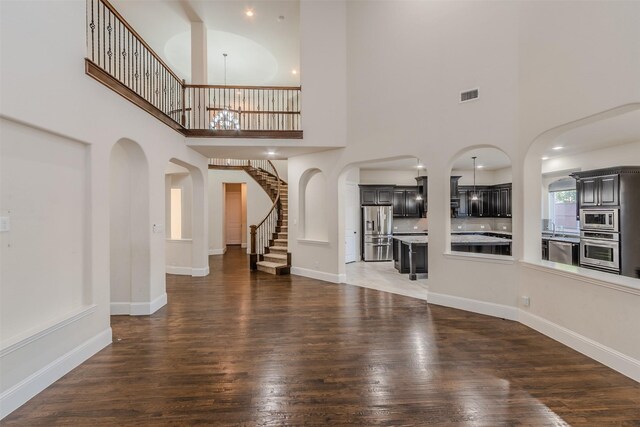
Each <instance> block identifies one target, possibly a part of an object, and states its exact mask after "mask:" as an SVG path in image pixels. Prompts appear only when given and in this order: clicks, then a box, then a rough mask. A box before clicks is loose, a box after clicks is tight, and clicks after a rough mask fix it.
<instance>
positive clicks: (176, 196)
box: [170, 188, 182, 240]
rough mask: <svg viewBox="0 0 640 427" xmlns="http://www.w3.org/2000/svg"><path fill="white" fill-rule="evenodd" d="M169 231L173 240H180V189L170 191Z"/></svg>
mask: <svg viewBox="0 0 640 427" xmlns="http://www.w3.org/2000/svg"><path fill="white" fill-rule="evenodd" d="M170 214H171V223H170V224H171V230H170V236H171V239H173V240H179V239H182V188H172V189H171V213H170Z"/></svg>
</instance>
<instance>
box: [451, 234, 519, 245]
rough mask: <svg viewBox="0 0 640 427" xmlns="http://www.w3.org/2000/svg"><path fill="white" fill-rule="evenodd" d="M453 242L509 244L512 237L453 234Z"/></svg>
mask: <svg viewBox="0 0 640 427" xmlns="http://www.w3.org/2000/svg"><path fill="white" fill-rule="evenodd" d="M451 244H453V245H508V244H511V239H504V238H502V237H493V236H483V235H482V234H471V235H469V234H467V235H464V234H462V235H460V234H453V235H451Z"/></svg>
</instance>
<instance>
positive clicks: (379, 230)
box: [378, 209, 382, 234]
mask: <svg viewBox="0 0 640 427" xmlns="http://www.w3.org/2000/svg"><path fill="white" fill-rule="evenodd" d="M381 232H382V230H381V229H380V209H378V234H380V233H381Z"/></svg>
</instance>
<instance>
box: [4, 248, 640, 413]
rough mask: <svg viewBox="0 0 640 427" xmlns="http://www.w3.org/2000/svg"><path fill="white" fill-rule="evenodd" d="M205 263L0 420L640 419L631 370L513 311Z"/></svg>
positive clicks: (232, 257)
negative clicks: (154, 308)
mask: <svg viewBox="0 0 640 427" xmlns="http://www.w3.org/2000/svg"><path fill="white" fill-rule="evenodd" d="M210 264H211V271H212V274H211V275H210V276H209V277H205V278H191V277H184V276H168V279H167V292H168V294H169V304H168V305H167V306H166V307H164V308H163V309H161V310H160V311H158V312H157V313H155V314H154V315H152V316H147V317H128V316H117V317H112V326H113V336H114V342H113V344H112V345H111V346H109V347H107V348H105V349H104V350H102V351H101V352H100V353H98V354H97V355H95V356H94V357H92V358H91V359H89V360H88V361H87V362H85V363H84V364H82V365H81V366H80V367H78V368H76V369H75V370H73V371H72V372H70V373H69V374H68V375H66V376H65V377H64V378H62V379H61V380H60V381H58V382H57V383H55V384H54V385H52V386H51V387H49V388H48V389H47V390H45V391H44V392H42V393H41V394H39V395H38V396H36V397H35V398H34V399H32V400H31V401H30V402H28V403H27V404H25V405H24V406H22V407H21V408H19V409H18V410H16V411H15V412H14V413H13V414H11V415H9V416H8V417H7V418H6V419H5V420H3V421H2V424H6V425H28V426H34V425H42V426H53V425H77V426H102V425H110V426H111V425H117V426H123V425H193V424H203V425H234V426H235V425H248V426H253V425H257V426H271V425H318V426H325V425H326V426H336V425H365V426H374V425H394V426H409V425H418V426H420V425H439V426H447V425H451V426H453V425H473V426H561V425H591V426H614V425H616V426H623V425H626V426H640V384H638V383H636V382H634V381H632V380H630V379H628V378H626V377H624V376H622V375H620V374H618V373H616V372H614V371H612V370H610V369H608V368H606V367H604V366H603V365H601V364H599V363H596V362H594V361H592V360H591V359H588V358H587V357H585V356H582V355H581V354H579V353H577V352H575V351H573V350H571V349H569V348H567V347H565V346H563V345H561V344H558V343H557V342H555V341H553V340H551V339H549V338H546V337H545V336H543V335H540V334H538V333H536V332H534V331H532V330H531V329H528V328H527V327H525V326H522V325H520V324H518V323H515V322H510V321H504V320H500V319H495V318H491V317H486V316H481V315H476V314H472V313H467V312H464V311H459V310H453V309H448V308H443V307H438V306H432V305H428V304H427V303H426V302H424V301H421V300H416V299H412V298H407V297H402V296H397V295H392V294H388V293H384V292H379V291H374V290H369V289H363V288H358V287H353V286H348V285H334V284H330V283H325V282H320V281H317V280H312V279H306V278H302V277H297V276H279V277H276V276H271V275H268V274H265V273H260V272H257V273H250V272H249V271H248V268H247V265H248V261H247V259H246V256H245V255H244V254H242V252H241V251H240V249H239V248H235V249H231V250H230V251H229V252H228V253H227V255H225V256H212V257H211V258H210Z"/></svg>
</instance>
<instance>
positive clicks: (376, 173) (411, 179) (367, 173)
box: [360, 169, 427, 186]
mask: <svg viewBox="0 0 640 427" xmlns="http://www.w3.org/2000/svg"><path fill="white" fill-rule="evenodd" d="M426 174H427V173H426V171H421V173H420V175H426ZM416 176H418V175H417V174H416V171H415V170H413V171H405V170H381V169H360V184H394V185H414V186H415V185H418V184H417V182H416Z"/></svg>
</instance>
